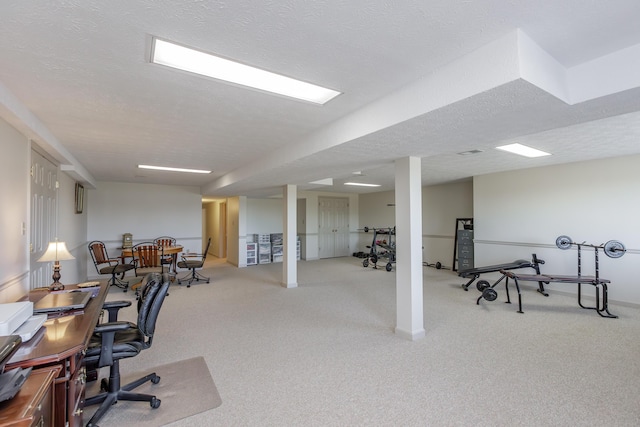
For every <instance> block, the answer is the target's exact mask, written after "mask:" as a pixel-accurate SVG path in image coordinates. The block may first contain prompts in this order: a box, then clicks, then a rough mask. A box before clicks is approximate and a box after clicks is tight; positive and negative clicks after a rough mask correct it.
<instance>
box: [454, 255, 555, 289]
mask: <svg viewBox="0 0 640 427" xmlns="http://www.w3.org/2000/svg"><path fill="white" fill-rule="evenodd" d="M540 264H544V261H543V260H541V259H538V257H537V256H536V254H532V259H531V261H527V260H526V259H517V260H515V261H513V262H509V263H505V264H496V265H488V266H485V267H477V268H469V269H467V270H460V271H458V276H460V277H463V278H465V279H470V280H469V281H468V282H467V283H465V284H464V285H462V289H464V290H465V291H468V290H469V286H470V285H471V284H472V283H473V282H474V281H475V280H476V279H477V278H479V277H480V275H481V274H486V273H497V272H500V271H506V270H517V269H521V268H533V269H534V270H535V271H536V273H538V274H540V267H539V265H540ZM503 278H504V277H501V278H500V279H499V280H498V282H499V281H500V280H502V279H503ZM498 282H496V283H495V284H494V286H495V285H496V284H497V283H498Z"/></svg>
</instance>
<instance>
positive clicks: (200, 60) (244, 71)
mask: <svg viewBox="0 0 640 427" xmlns="http://www.w3.org/2000/svg"><path fill="white" fill-rule="evenodd" d="M151 62H152V63H155V64H159V65H166V66H167V67H172V68H177V69H179V70H184V71H189V72H192V73H196V74H200V75H203V76H207V77H212V78H214V79H219V80H224V81H227V82H231V83H235V84H239V85H242V86H248V87H252V88H255V89H260V90H264V91H267V92H272V93H277V94H279V95H284V96H289V97H291V98H296V99H301V100H304V101H309V102H313V103H316V104H325V103H326V102H328V101H330V100H331V99H333V98H335V97H336V96H338V95H340V92H338V91H335V90H332V89H327V88H323V87H320V86H316V85H313V84H311V83H306V82H302V81H300V80H296V79H292V78H290V77H285V76H282V75H280V74H275V73H272V72H269V71H265V70H260V69H258V68H254V67H250V66H248V65H244V64H240V63H238V62H234V61H230V60H228V59H224V58H220V57H218V56H214V55H210V54H208V53H204V52H200V51H198V50H194V49H191V48H188V47H184V46H180V45H177V44H175V43H171V42H168V41H165V40H160V39H157V38H154V39H153V50H152V52H151Z"/></svg>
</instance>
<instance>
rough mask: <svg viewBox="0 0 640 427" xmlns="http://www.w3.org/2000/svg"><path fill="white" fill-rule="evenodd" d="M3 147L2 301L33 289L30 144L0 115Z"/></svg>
mask: <svg viewBox="0 0 640 427" xmlns="http://www.w3.org/2000/svg"><path fill="white" fill-rule="evenodd" d="M0 148H1V149H2V156H0V206H1V208H0V245H1V247H2V248H3V250H2V256H0V302H12V301H15V300H17V299H18V298H19V297H21V296H22V295H24V294H25V293H26V292H27V290H28V289H29V233H28V230H29V217H30V216H29V166H30V160H29V159H30V146H29V141H28V140H27V138H26V137H25V136H24V135H22V134H21V133H20V132H18V131H17V130H16V129H14V128H13V127H12V126H10V125H9V124H8V123H7V122H5V121H4V120H2V119H0ZM23 226H24V227H25V229H24V231H23Z"/></svg>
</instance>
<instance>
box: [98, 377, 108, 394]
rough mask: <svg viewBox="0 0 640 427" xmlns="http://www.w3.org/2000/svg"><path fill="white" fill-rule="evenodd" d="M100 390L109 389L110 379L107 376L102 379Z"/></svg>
mask: <svg viewBox="0 0 640 427" xmlns="http://www.w3.org/2000/svg"><path fill="white" fill-rule="evenodd" d="M100 391H109V381H107V379H106V378H103V379H102V380H101V381H100Z"/></svg>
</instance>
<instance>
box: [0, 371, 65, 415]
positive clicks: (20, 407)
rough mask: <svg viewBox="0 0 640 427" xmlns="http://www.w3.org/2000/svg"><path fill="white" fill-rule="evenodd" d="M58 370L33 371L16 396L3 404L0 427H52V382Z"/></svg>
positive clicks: (0, 411)
mask: <svg viewBox="0 0 640 427" xmlns="http://www.w3.org/2000/svg"><path fill="white" fill-rule="evenodd" d="M58 371H59V368H44V369H34V370H33V371H32V372H31V375H29V378H27V380H26V381H25V382H24V384H23V385H22V387H21V388H20V391H19V392H18V394H16V395H15V396H14V397H13V398H12V399H11V400H9V401H6V402H3V404H2V406H1V409H0V427H5V426H12V427H17V426H20V427H23V426H24V427H31V426H33V427H35V426H52V425H54V415H55V414H54V411H55V406H54V404H53V397H54V394H53V382H54V379H55V377H56V376H57V375H58Z"/></svg>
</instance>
